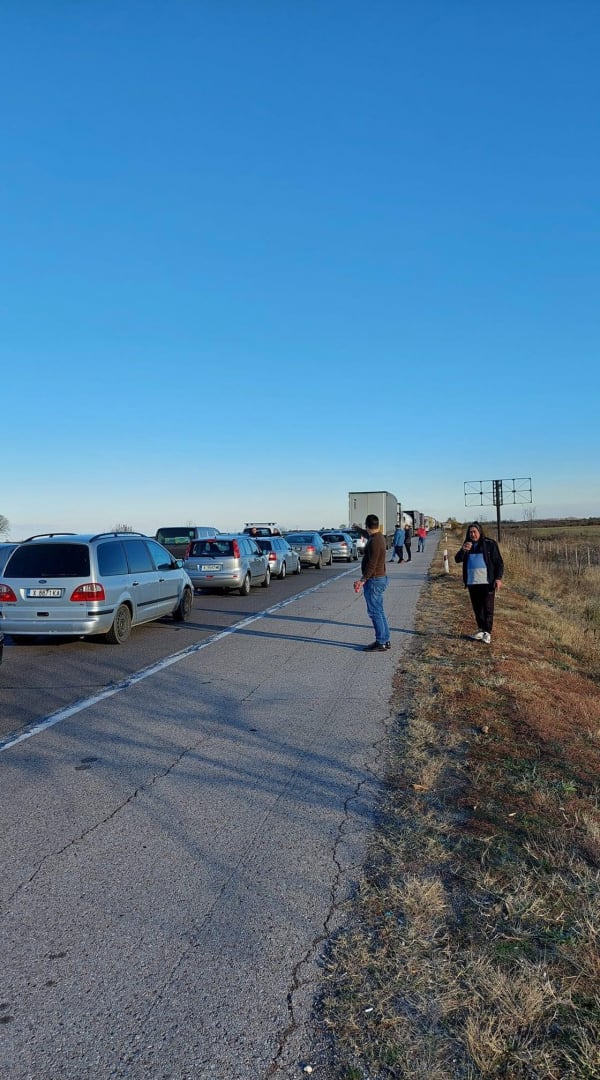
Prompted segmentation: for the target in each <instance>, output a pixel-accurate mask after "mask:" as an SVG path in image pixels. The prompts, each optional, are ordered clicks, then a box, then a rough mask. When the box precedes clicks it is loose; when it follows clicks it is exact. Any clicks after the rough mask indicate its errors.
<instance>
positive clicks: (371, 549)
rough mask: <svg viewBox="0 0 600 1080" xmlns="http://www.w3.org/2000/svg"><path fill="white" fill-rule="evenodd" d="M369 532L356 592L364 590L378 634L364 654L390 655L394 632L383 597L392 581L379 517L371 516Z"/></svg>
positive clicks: (368, 608)
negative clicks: (390, 580)
mask: <svg viewBox="0 0 600 1080" xmlns="http://www.w3.org/2000/svg"><path fill="white" fill-rule="evenodd" d="M365 528H366V530H367V532H368V534H369V539H368V540H367V546H366V548H365V553H364V555H363V557H362V562H361V564H360V569H361V574H362V577H361V579H360V581H355V582H354V591H355V592H356V593H359V592H360V590H361V589H362V590H363V593H364V597H365V603H366V605H367V612H368V615H369V618H370V620H371V622H372V623H373V628H374V630H375V641H373V642H371V644H370V645H365V646H364V650H363V651H364V652H387V650H388V649H390V648H391V642H390V628H389V626H388V621H387V618H386V615H385V611H384V610H383V594H384V592H385V590H386V587H387V583H388V579H387V576H386V572H385V551H386V548H385V537H384V536H383V534H382V532H381V530H380V528H379V518H378V517H377V515H376V514H367V517H366V519H365Z"/></svg>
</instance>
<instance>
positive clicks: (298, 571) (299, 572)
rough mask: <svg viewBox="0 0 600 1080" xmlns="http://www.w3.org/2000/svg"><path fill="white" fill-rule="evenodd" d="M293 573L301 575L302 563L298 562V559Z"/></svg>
mask: <svg viewBox="0 0 600 1080" xmlns="http://www.w3.org/2000/svg"><path fill="white" fill-rule="evenodd" d="M294 573H295V574H301V573H302V563H301V562H300V559H298V562H297V565H296V569H295V570H294Z"/></svg>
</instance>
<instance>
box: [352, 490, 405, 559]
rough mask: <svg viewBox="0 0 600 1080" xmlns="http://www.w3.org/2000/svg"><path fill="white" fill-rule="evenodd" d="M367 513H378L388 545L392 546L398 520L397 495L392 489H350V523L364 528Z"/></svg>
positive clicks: (380, 525)
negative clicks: (393, 493)
mask: <svg viewBox="0 0 600 1080" xmlns="http://www.w3.org/2000/svg"><path fill="white" fill-rule="evenodd" d="M367 514H377V517H378V518H379V527H380V529H381V531H382V533H383V535H384V536H385V541H386V546H387V547H391V546H392V540H393V538H394V532H395V530H396V524H397V522H398V500H397V498H396V496H395V495H392V493H391V491H349V492H348V524H349V525H350V526H358V528H360V529H364V527H365V518H366V516H367Z"/></svg>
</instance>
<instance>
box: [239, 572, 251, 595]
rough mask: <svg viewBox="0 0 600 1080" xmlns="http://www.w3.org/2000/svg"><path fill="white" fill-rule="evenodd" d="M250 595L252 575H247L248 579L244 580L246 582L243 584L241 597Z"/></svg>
mask: <svg viewBox="0 0 600 1080" xmlns="http://www.w3.org/2000/svg"><path fill="white" fill-rule="evenodd" d="M249 595H250V574H246V577H245V578H244V580H243V582H242V584H241V586H240V596H249Z"/></svg>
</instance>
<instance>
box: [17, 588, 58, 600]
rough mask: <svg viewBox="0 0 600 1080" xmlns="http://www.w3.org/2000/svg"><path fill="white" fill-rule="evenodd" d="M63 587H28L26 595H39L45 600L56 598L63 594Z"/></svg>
mask: <svg viewBox="0 0 600 1080" xmlns="http://www.w3.org/2000/svg"><path fill="white" fill-rule="evenodd" d="M62 594H63V590H62V589H27V592H26V594H25V595H26V596H31V597H38V598H40V599H43V600H48V599H52V600H56V599H58V598H59V597H60V596H62Z"/></svg>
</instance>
